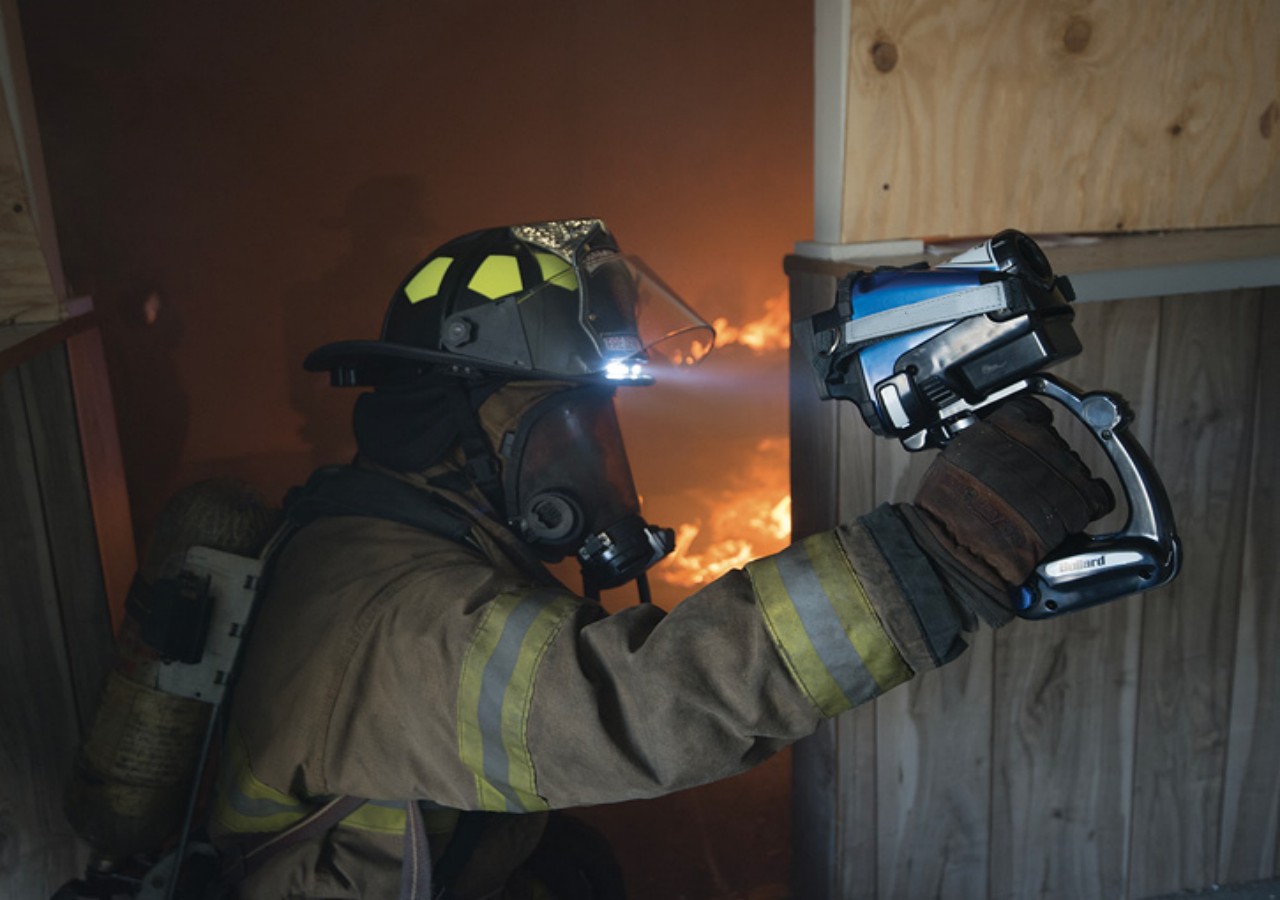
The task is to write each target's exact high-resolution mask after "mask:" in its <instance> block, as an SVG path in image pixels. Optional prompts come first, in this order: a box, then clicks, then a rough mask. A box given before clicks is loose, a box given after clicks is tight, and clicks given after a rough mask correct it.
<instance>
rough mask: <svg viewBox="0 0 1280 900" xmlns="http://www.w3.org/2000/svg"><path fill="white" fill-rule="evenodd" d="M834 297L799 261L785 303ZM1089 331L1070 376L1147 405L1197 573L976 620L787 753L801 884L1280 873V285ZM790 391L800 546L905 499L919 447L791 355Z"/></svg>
mask: <svg viewBox="0 0 1280 900" xmlns="http://www.w3.org/2000/svg"><path fill="white" fill-rule="evenodd" d="M834 287H835V277H834V276H833V275H830V274H820V273H817V272H799V271H792V297H793V315H795V316H803V315H805V314H807V313H808V312H812V311H813V310H815V309H818V308H823V307H829V306H830V304H831V302H832V298H833V291H834ZM1077 328H1078V330H1079V332H1080V335H1081V338H1082V340H1083V342H1084V344H1085V348H1086V349H1085V353H1084V354H1083V355H1081V356H1080V357H1078V358H1077V359H1075V360H1072V361H1070V362H1069V363H1067V364H1065V365H1063V366H1062V367H1060V369H1059V370H1058V372H1059V374H1061V375H1062V376H1063V377H1065V378H1067V379H1069V380H1072V381H1075V382H1076V383H1078V384H1080V385H1081V386H1082V387H1086V388H1103V387H1105V388H1108V389H1111V390H1115V391H1118V392H1120V393H1122V394H1123V395H1125V397H1126V398H1127V399H1128V400H1129V401H1130V403H1131V404H1132V405H1133V407H1134V408H1135V411H1136V413H1137V419H1136V421H1135V423H1134V426H1133V427H1134V429H1135V433H1136V434H1137V435H1138V436H1139V438H1140V439H1141V440H1142V441H1143V442H1144V444H1145V445H1146V447H1147V448H1148V449H1149V450H1150V452H1151V453H1152V455H1153V458H1154V460H1155V462H1156V464H1157V467H1158V468H1159V470H1160V471H1161V473H1162V475H1163V477H1164V479H1165V482H1166V487H1167V488H1168V490H1169V492H1170V495H1171V499H1172V502H1173V504H1174V508H1175V510H1176V511H1177V515H1178V524H1179V530H1180V533H1181V535H1182V537H1183V540H1184V543H1185V548H1186V564H1185V567H1184V571H1183V574H1182V575H1181V577H1180V578H1179V579H1178V580H1177V581H1176V582H1175V583H1174V584H1173V585H1171V586H1169V587H1167V588H1165V589H1162V590H1160V591H1157V592H1153V593H1151V594H1147V595H1144V596H1140V597H1136V598H1128V599H1125V600H1122V601H1118V602H1116V603H1112V604H1109V605H1107V606H1103V607H1100V608H1095V609H1091V610H1086V611H1083V612H1080V613H1076V614H1074V615H1071V616H1067V617H1065V618H1063V619H1060V620H1056V621H1052V622H1047V623H1043V622H1041V623H1033V622H1015V623H1013V624H1011V625H1009V626H1007V627H1006V628H1004V629H1002V630H1000V631H999V632H996V633H992V632H990V631H983V632H982V633H980V634H979V635H977V637H976V639H975V640H974V641H973V642H972V645H971V648H970V650H969V652H968V653H966V654H965V656H964V657H962V658H961V659H960V660H959V661H957V662H955V663H953V664H952V665H950V666H948V667H947V668H945V669H943V670H940V671H937V672H931V673H926V674H925V675H923V676H921V677H919V678H917V679H916V680H915V681H913V682H912V683H910V684H908V685H906V686H904V687H902V688H899V689H898V690H896V691H894V692H891V693H889V694H888V695H886V696H884V697H882V698H880V699H879V700H877V701H875V702H874V703H872V704H869V705H867V706H865V707H862V708H861V709H858V710H855V711H854V712H853V713H851V714H849V715H847V716H845V717H843V718H841V719H838V720H836V721H834V722H829V723H827V724H826V725H824V726H823V728H822V729H821V730H820V731H819V733H818V734H817V735H815V736H814V737H813V738H812V739H810V740H809V741H806V742H803V743H802V744H801V745H800V746H799V747H797V749H796V752H795V755H794V766H795V793H794V796H795V800H794V803H795V821H794V825H793V828H794V834H795V847H794V853H795V866H796V893H797V896H803V897H806V898H819V900H821V898H832V900H834V898H841V900H845V898H873V897H947V898H970V897H972V898H984V897H993V898H1010V900H1013V898H1018V900H1022V898H1032V897H1046V898H1047V897H1119V898H1124V897H1128V898H1143V897H1150V896H1153V895H1157V894H1160V893H1163V892H1170V891H1176V890H1180V889H1187V888H1202V887H1207V886H1209V885H1212V884H1215V883H1240V882H1244V881H1250V880H1256V879H1260V878H1268V877H1273V876H1276V875H1277V874H1280V855H1278V853H1280V827H1278V825H1277V820H1278V818H1280V663H1278V662H1277V660H1276V658H1275V656H1276V654H1275V648H1276V647H1277V646H1280V592H1278V590H1277V587H1276V583H1277V580H1278V577H1280V562H1278V561H1277V555H1276V553H1275V551H1274V547H1275V546H1276V543H1277V538H1280V533H1278V532H1277V525H1278V524H1280V520H1278V518H1277V513H1276V503H1277V501H1278V500H1280V497H1277V492H1276V485H1277V481H1278V476H1280V426H1277V425H1276V424H1275V423H1274V421H1272V419H1274V407H1275V400H1274V398H1275V396H1277V395H1276V393H1275V392H1276V390H1277V388H1278V387H1280V384H1278V383H1277V379H1278V378H1280V363H1278V362H1277V361H1276V359H1275V356H1274V354H1273V353H1269V352H1263V350H1264V349H1268V350H1269V349H1270V348H1272V347H1275V346H1278V344H1277V343H1276V342H1277V341H1280V291H1277V290H1275V289H1271V290H1268V291H1256V290H1255V291H1238V292H1234V293H1225V294H1203V295H1186V296H1178V297H1166V298H1146V299H1137V300H1124V301H1116V302H1103V303H1089V304H1080V305H1079V306H1078V308H1077ZM792 388H793V395H792V396H793V406H792V441H793V449H792V460H793V462H792V478H793V484H792V489H793V510H794V516H795V533H796V536H797V537H799V536H803V535H804V534H807V533H811V532H813V531H815V530H818V529H821V528H825V527H829V526H830V525H832V524H834V523H835V522H837V521H840V520H842V519H847V518H849V517H852V516H856V515H858V514H859V513H861V512H864V511H866V510H868V509H870V508H871V507H872V506H873V505H874V504H876V503H879V502H885V501H896V500H906V499H909V498H910V496H911V494H912V492H913V490H914V486H915V485H916V483H917V482H918V480H919V478H920V476H921V475H922V474H923V471H924V468H925V467H926V466H927V463H928V460H927V458H926V457H925V456H923V455H913V454H907V453H906V452H905V451H903V450H902V449H901V448H900V447H899V446H898V445H897V444H896V443H894V442H890V441H886V440H882V439H873V437H872V436H871V434H870V432H869V430H868V429H867V428H866V427H865V425H864V424H863V423H862V421H861V419H860V417H859V416H858V415H857V413H856V411H854V410H853V406H852V404H846V403H821V402H819V401H817V400H816V399H815V398H814V395H813V393H812V390H813V388H812V376H811V374H810V373H809V372H808V371H807V369H806V367H805V366H804V365H803V362H802V361H800V360H793V386H792ZM1062 418H1063V417H1062V416H1059V422H1060V424H1061V425H1062V429H1063V432H1064V434H1066V435H1067V437H1068V439H1069V440H1070V441H1071V443H1072V445H1073V446H1076V447H1079V448H1081V449H1082V450H1083V451H1084V455H1085V457H1086V459H1087V460H1088V461H1089V463H1090V465H1091V467H1093V468H1094V470H1095V471H1097V472H1099V473H1102V472H1105V471H1107V470H1108V468H1109V467H1108V466H1107V464H1106V463H1105V461H1104V460H1103V459H1102V458H1101V455H1100V453H1099V452H1097V451H1095V450H1094V448H1093V447H1092V445H1091V443H1090V442H1088V439H1087V437H1086V436H1085V435H1084V433H1083V431H1081V430H1079V429H1077V428H1075V427H1074V423H1072V422H1070V421H1069V420H1068V421H1067V422H1063V421H1062ZM833 495H834V496H833ZM1118 519H1119V514H1116V515H1115V516H1113V519H1112V521H1113V522H1118Z"/></svg>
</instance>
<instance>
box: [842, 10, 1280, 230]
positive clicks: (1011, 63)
mask: <svg viewBox="0 0 1280 900" xmlns="http://www.w3.org/2000/svg"><path fill="white" fill-rule="evenodd" d="M849 2H850V3H851V28H850V44H849V89H848V101H847V111H846V112H847V118H846V128H847V139H846V152H845V164H844V173H845V175H844V188H843V190H844V207H843V209H844V212H843V221H842V231H841V239H842V240H843V241H845V242H854V241H868V240H883V239H892V238H898V237H926V236H933V235H980V234H989V233H993V232H995V231H998V230H1000V229H1002V228H1006V227H1018V228H1021V229H1023V230H1025V231H1030V232H1041V233H1044V232H1058V231H1067V232H1095V231H1145V230H1156V229H1170V228H1197V227H1218V226H1228V225H1256V224H1274V223H1277V222H1280V96H1278V95H1277V84H1280V5H1277V4H1275V3H1273V2H1268V0H1201V2H1196V3H1190V2H1185V0H1125V2H1118V3H1107V4H1102V3H1088V2H1071V3H1041V2H1036V0H1013V2H1008V3H1001V4H991V3H989V2H985V0H958V2H955V0H953V2H944V0H849ZM1046 191H1047V192H1048V193H1047V194H1046Z"/></svg>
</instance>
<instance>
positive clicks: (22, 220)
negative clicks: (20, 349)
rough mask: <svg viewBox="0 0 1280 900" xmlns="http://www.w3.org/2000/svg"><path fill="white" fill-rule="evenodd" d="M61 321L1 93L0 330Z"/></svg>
mask: <svg viewBox="0 0 1280 900" xmlns="http://www.w3.org/2000/svg"><path fill="white" fill-rule="evenodd" d="M62 317H63V310H62V303H61V301H60V300H59V298H58V297H57V295H56V294H55V293H54V289H53V282H52V280H51V279H50V277H49V267H48V264H47V262H46V261H45V256H44V253H43V251H42V250H41V247H40V240H39V238H38V236H37V232H36V224H35V220H34V219H33V218H32V215H31V201H30V199H29V197H28V191H27V181H26V175H25V173H24V170H23V165H22V159H21V158H20V156H19V153H18V146H17V143H16V140H15V136H14V129H13V125H12V123H11V121H10V118H9V108H8V105H7V102H6V100H5V98H4V94H3V92H0V325H4V324H10V323H14V322H17V323H25V322H56V321H58V320H60V319H61V318H62Z"/></svg>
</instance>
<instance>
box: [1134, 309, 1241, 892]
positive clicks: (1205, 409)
mask: <svg viewBox="0 0 1280 900" xmlns="http://www.w3.org/2000/svg"><path fill="white" fill-rule="evenodd" d="M1258 326H1259V297H1258V292H1256V291H1252V292H1240V293H1236V294H1234V295H1224V294H1207V295H1199V296H1194V297H1184V298H1177V299H1167V300H1166V301H1165V304H1164V310H1163V313H1162V320H1161V335H1160V366H1159V372H1158V376H1157V377H1158V391H1157V398H1156V410H1157V419H1156V431H1155V438H1154V441H1153V444H1154V446H1153V458H1154V459H1155V462H1156V465H1157V466H1158V468H1159V470H1160V472H1161V474H1162V475H1163V476H1164V479H1165V485H1166V486H1167V488H1168V489H1169V496H1170V499H1171V501H1172V503H1173V508H1174V511H1175V513H1176V515H1177V517H1178V528H1179V533H1180V535H1181V537H1182V540H1183V546H1184V550H1185V561H1184V565H1183V571H1182V574H1181V575H1180V576H1179V578H1178V579H1177V581H1175V582H1174V583H1173V584H1171V585H1169V586H1167V587H1166V588H1164V589H1162V590H1161V591H1160V593H1159V595H1153V596H1147V597H1144V598H1143V601H1142V602H1143V622H1142V627H1143V634H1142V664H1141V674H1140V678H1141V682H1140V686H1139V697H1138V717H1137V755H1136V759H1135V773H1134V777H1135V783H1134V799H1133V813H1132V816H1133V831H1132V838H1131V847H1132V850H1131V853H1132V856H1131V861H1130V878H1131V883H1130V892H1131V896H1135V897H1145V896H1149V895H1155V894H1159V893H1161V892H1166V891H1173V890H1177V889H1180V888H1187V887H1201V886H1206V885H1210V884H1213V883H1214V879H1215V877H1216V876H1217V857H1218V849H1219V840H1218V835H1219V831H1220V828H1221V815H1222V804H1223V799H1224V784H1223V779H1224V770H1225V765H1226V747H1227V741H1228V724H1229V718H1230V709H1231V697H1230V691H1231V680H1232V669H1233V658H1234V655H1235V652H1236V633H1237V615H1238V610H1239V605H1240V585H1241V577H1240V572H1241V561H1242V555H1243V544H1244V536H1245V512H1246V510H1247V509H1248V506H1247V500H1248V495H1249V473H1250V462H1251V457H1252V446H1253V445H1252V441H1253V428H1254V408H1255V397H1254V387H1255V378H1256V372H1255V370H1256V360H1257V354H1258Z"/></svg>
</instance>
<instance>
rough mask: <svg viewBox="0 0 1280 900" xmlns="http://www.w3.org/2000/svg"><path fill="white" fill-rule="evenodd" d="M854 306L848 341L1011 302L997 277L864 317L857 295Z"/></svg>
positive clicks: (998, 308)
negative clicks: (988, 281) (983, 282)
mask: <svg viewBox="0 0 1280 900" xmlns="http://www.w3.org/2000/svg"><path fill="white" fill-rule="evenodd" d="M853 308H854V315H853V318H851V319H850V320H849V321H848V322H846V323H845V325H844V340H845V343H847V344H856V343H860V342H862V341H869V340H873V339H874V338H880V337H887V336H889V335H893V334H902V333H904V332H907V331H914V330H915V329H917V328H927V327H929V326H930V325H939V324H941V323H943V322H958V321H959V320H960V319H965V318H968V317H969V316H976V315H982V314H984V313H991V312H1003V311H1006V310H1008V308H1009V305H1008V303H1007V302H1006V300H1005V288H1004V285H1003V284H1002V283H1001V282H998V281H996V282H992V283H991V284H982V285H978V286H977V287H972V288H966V289H964V290H961V291H952V292H951V293H949V294H943V295H942V296H940V297H930V298H929V299H928V300H921V301H920V302H918V303H908V304H906V305H905V306H899V307H896V308H894V309H886V310H884V311H883V312H878V313H871V314H870V315H867V316H861V317H859V316H858V315H857V309H858V298H857V297H854V298H853Z"/></svg>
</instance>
